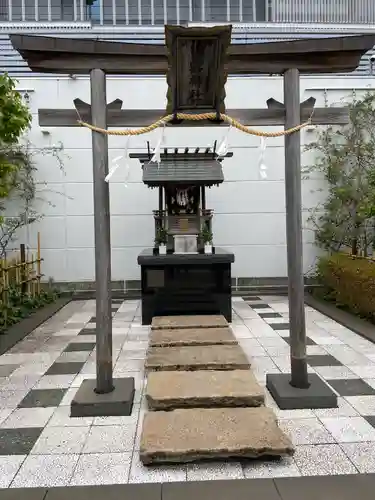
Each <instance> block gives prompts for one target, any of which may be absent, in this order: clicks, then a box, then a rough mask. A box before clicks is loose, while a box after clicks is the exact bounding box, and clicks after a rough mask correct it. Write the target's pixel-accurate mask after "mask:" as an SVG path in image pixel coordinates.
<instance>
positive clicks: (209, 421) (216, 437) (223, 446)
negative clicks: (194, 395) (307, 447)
mask: <svg viewBox="0 0 375 500" xmlns="http://www.w3.org/2000/svg"><path fill="white" fill-rule="evenodd" d="M293 451H294V450H293V445H292V443H291V441H290V439H289V438H288V437H287V436H286V435H285V434H284V433H283V432H282V431H281V429H280V428H279V427H278V426H277V422H276V417H275V415H274V413H273V412H272V410H270V409H269V408H266V407H264V406H261V407H259V408H193V409H183V410H174V411H154V412H149V413H147V414H146V415H145V418H144V421H143V429H142V435H141V446H140V459H141V461H142V463H143V464H144V465H149V464H154V463H186V462H193V461H197V460H200V459H215V460H217V459H225V458H231V457H233V458H235V457H241V458H245V457H247V458H259V457H269V456H275V457H281V456H288V455H292V454H293Z"/></svg>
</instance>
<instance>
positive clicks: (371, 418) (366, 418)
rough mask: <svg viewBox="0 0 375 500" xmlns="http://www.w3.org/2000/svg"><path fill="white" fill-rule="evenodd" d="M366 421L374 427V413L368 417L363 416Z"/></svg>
mask: <svg viewBox="0 0 375 500" xmlns="http://www.w3.org/2000/svg"><path fill="white" fill-rule="evenodd" d="M363 418H364V419H365V420H367V422H368V423H369V424H370V425H372V427H375V415H371V416H369V417H363Z"/></svg>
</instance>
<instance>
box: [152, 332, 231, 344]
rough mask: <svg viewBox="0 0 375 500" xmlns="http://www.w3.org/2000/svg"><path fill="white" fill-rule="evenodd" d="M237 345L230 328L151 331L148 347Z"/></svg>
mask: <svg viewBox="0 0 375 500" xmlns="http://www.w3.org/2000/svg"><path fill="white" fill-rule="evenodd" d="M215 344H238V341H237V339H236V337H235V336H234V334H233V332H232V330H231V329H230V328H172V329H166V330H151V334H150V346H153V347H163V346H164V347H167V346H184V345H187V346H188V345H190V346H194V345H215Z"/></svg>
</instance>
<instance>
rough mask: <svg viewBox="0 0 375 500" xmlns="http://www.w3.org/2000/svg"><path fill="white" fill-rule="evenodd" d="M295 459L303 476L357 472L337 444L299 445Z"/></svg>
mask: <svg viewBox="0 0 375 500" xmlns="http://www.w3.org/2000/svg"><path fill="white" fill-rule="evenodd" d="M294 460H295V462H296V464H297V466H298V468H299V470H300V471H301V473H302V475H303V476H324V475H332V476H333V475H337V474H356V473H357V470H356V468H355V467H354V465H353V464H352V463H351V461H350V460H349V459H348V457H347V456H346V455H345V453H344V452H343V451H342V449H341V448H340V446H339V445H337V444H324V445H317V446H297V448H296V452H295V455H294Z"/></svg>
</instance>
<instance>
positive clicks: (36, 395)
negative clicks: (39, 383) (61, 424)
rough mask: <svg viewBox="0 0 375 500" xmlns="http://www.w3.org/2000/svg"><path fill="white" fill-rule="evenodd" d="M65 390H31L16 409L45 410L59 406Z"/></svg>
mask: <svg viewBox="0 0 375 500" xmlns="http://www.w3.org/2000/svg"><path fill="white" fill-rule="evenodd" d="M66 391H67V389H33V390H31V391H30V392H29V393H28V394H27V395H26V396H25V397H24V398H23V400H22V401H21V403H20V404H19V405H18V408H47V407H49V406H59V404H60V403H61V400H62V398H63V397H64V394H65V392H66Z"/></svg>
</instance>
